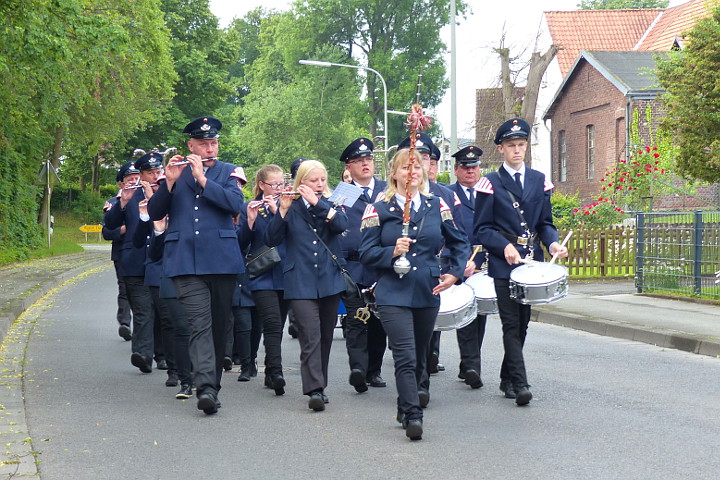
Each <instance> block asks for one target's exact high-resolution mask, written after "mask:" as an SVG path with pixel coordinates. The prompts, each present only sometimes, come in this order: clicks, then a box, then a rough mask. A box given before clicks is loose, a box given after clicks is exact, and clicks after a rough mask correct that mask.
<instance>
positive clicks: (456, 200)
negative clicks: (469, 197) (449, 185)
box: [453, 191, 462, 207]
mask: <svg viewBox="0 0 720 480" xmlns="http://www.w3.org/2000/svg"><path fill="white" fill-rule="evenodd" d="M453 197H455V205H453V206H454V207H457V206H458V205H462V202H461V201H460V197H458V194H457V193H455V192H454V191H453Z"/></svg>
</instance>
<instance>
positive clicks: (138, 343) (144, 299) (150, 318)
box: [122, 277, 155, 365]
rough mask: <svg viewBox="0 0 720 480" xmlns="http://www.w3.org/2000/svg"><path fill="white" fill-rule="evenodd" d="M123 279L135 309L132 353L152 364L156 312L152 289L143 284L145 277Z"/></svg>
mask: <svg viewBox="0 0 720 480" xmlns="http://www.w3.org/2000/svg"><path fill="white" fill-rule="evenodd" d="M122 280H123V283H125V288H126V292H127V296H128V301H129V302H130V308H132V311H133V329H132V330H133V332H132V333H133V336H132V353H139V354H140V355H142V356H143V357H144V358H145V361H146V362H147V363H148V365H152V359H153V351H154V347H153V341H154V332H153V327H154V323H155V313H154V310H153V303H152V296H151V295H150V289H149V288H148V287H146V286H145V285H143V283H144V281H145V277H122Z"/></svg>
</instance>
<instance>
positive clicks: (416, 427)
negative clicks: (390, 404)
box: [403, 420, 423, 440]
mask: <svg viewBox="0 0 720 480" xmlns="http://www.w3.org/2000/svg"><path fill="white" fill-rule="evenodd" d="M403 426H404V427H405V436H406V437H408V438H409V439H410V440H422V434H423V427H422V420H407V421H406V422H405V424H404V425H403Z"/></svg>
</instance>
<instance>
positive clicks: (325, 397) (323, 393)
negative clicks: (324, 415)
mask: <svg viewBox="0 0 720 480" xmlns="http://www.w3.org/2000/svg"><path fill="white" fill-rule="evenodd" d="M320 395H322V399H323V403H324V404H325V405H327V404H328V403H330V399H329V398H328V396H327V395H325V392H322V393H321V394H320Z"/></svg>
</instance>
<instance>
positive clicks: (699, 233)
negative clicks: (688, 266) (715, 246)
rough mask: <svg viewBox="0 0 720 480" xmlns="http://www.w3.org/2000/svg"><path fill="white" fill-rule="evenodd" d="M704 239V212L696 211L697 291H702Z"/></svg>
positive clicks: (694, 250)
mask: <svg viewBox="0 0 720 480" xmlns="http://www.w3.org/2000/svg"><path fill="white" fill-rule="evenodd" d="M702 239H703V214H702V212H701V211H696V212H695V222H694V225H693V278H694V280H695V293H696V294H697V295H700V294H701V293H702Z"/></svg>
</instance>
